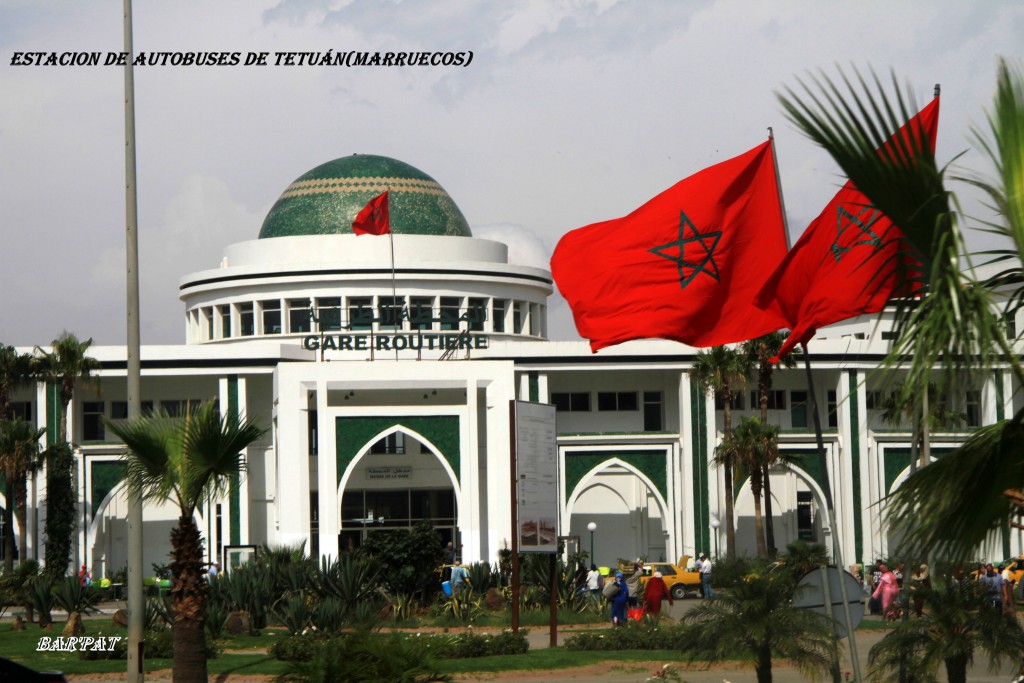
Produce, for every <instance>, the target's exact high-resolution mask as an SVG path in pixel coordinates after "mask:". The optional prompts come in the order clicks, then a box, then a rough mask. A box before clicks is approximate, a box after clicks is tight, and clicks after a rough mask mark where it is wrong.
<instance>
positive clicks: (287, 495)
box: [274, 366, 309, 548]
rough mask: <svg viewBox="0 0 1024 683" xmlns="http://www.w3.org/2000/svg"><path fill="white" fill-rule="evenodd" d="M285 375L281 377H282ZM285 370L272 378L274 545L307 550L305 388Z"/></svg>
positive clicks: (306, 405) (280, 369) (307, 482)
mask: <svg viewBox="0 0 1024 683" xmlns="http://www.w3.org/2000/svg"><path fill="white" fill-rule="evenodd" d="M282 375H285V377H282ZM286 375H288V368H287V367H282V366H279V367H278V371H277V373H276V374H275V379H274V381H275V383H276V385H277V386H276V391H275V394H276V396H277V434H278V439H277V444H276V446H277V448H276V451H277V463H276V466H277V491H276V492H275V496H274V499H275V500H274V502H275V507H276V509H277V522H278V543H280V544H282V545H296V544H298V543H302V542H303V541H305V542H306V546H307V548H308V547H309V543H308V541H309V438H308V434H307V420H308V400H307V396H306V392H307V389H306V385H305V384H303V383H302V382H299V381H296V380H295V379H294V378H291V377H287V376H286Z"/></svg>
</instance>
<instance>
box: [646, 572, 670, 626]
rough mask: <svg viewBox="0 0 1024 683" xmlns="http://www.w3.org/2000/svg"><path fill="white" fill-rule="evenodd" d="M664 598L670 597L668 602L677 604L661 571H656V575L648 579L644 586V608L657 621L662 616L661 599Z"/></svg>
mask: <svg viewBox="0 0 1024 683" xmlns="http://www.w3.org/2000/svg"><path fill="white" fill-rule="evenodd" d="M664 598H668V604H670V605H674V604H675V602H674V601H673V600H672V593H671V591H669V589H668V586H666V585H665V580H664V579H663V578H662V576H661V572H654V576H652V577H651V578H650V579H648V581H647V585H646V586H645V587H644V610H645V611H646V612H647V614H649V615H651V619H653V620H654V621H655V622H657V621H658V620H659V619H660V618H661V601H662V599H664Z"/></svg>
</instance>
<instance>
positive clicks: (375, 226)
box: [352, 191, 391, 235]
mask: <svg viewBox="0 0 1024 683" xmlns="http://www.w3.org/2000/svg"><path fill="white" fill-rule="evenodd" d="M352 232H354V233H355V234H357V235H387V234H388V233H390V232H391V219H390V217H389V216H388V193H387V191H384V192H383V193H382V194H380V195H378V196H376V197H374V198H373V199H371V200H370V201H369V202H368V203H367V204H366V206H364V207H363V210H362V211H360V212H359V214H358V215H357V216H356V219H355V220H354V221H352Z"/></svg>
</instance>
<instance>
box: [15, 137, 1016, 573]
mask: <svg viewBox="0 0 1024 683" xmlns="http://www.w3.org/2000/svg"><path fill="white" fill-rule="evenodd" d="M385 190H388V191H390V195H391V228H392V231H393V235H392V236H355V235H354V234H352V232H351V228H350V226H351V223H352V220H353V218H354V217H355V214H356V213H357V212H358V211H359V210H360V209H361V208H362V207H363V206H364V205H365V204H366V202H367V201H369V200H370V199H371V198H373V197H374V196H376V195H377V194H379V193H381V192H383V191H385ZM211 265H213V266H214V267H213V268H211V269H209V270H205V271H201V272H197V273H191V274H189V275H186V276H185V277H183V278H182V280H181V283H180V298H181V300H182V302H183V303H184V330H185V340H186V343H185V344H183V345H175V346H145V347H143V349H142V353H141V360H142V397H143V407H144V409H162V410H164V411H167V412H168V413H171V414H181V413H182V412H183V411H186V410H188V409H189V407H190V406H191V405H195V404H197V403H199V402H201V401H204V400H210V399H215V400H217V401H218V402H219V405H220V407H221V409H222V410H224V409H226V410H227V411H229V412H231V413H234V414H240V415H246V416H248V417H252V418H255V419H256V420H257V422H258V423H259V424H260V425H262V426H263V427H266V428H267V429H268V431H267V433H266V435H265V436H264V437H263V438H262V439H261V440H259V441H258V442H256V443H254V444H253V445H252V446H250V447H249V448H248V449H247V452H246V453H245V471H244V473H243V475H242V476H241V477H240V478H239V479H238V480H237V481H233V482H232V484H231V486H230V487H229V489H230V490H229V492H228V493H227V494H226V495H225V496H224V497H222V498H220V499H216V500H210V501H208V502H207V503H206V504H205V505H204V506H203V509H202V510H201V511H200V512H198V513H197V523H198V524H199V527H200V529H201V530H203V532H204V535H205V541H206V547H207V553H208V556H209V559H210V561H214V560H220V561H222V562H225V563H226V565H227V566H229V567H230V565H231V564H233V563H234V562H236V561H241V560H243V559H244V558H245V557H246V556H247V555H250V554H251V553H252V552H253V548H254V547H256V546H261V545H264V544H266V545H275V546H278V545H296V544H299V543H303V544H305V547H306V548H307V550H309V551H311V552H312V553H313V554H315V555H321V556H336V555H338V554H339V553H343V552H346V551H347V550H349V549H352V548H354V547H357V546H358V545H359V544H360V543H361V541H362V539H363V538H365V537H366V535H367V534H372V533H373V532H374V531H376V530H380V529H392V528H404V527H409V526H411V525H413V524H415V523H417V522H418V521H420V520H429V521H430V522H431V523H432V524H433V525H434V526H435V528H437V529H438V530H439V532H440V533H441V535H442V537H443V538H444V539H445V540H446V541H447V540H452V541H454V542H455V543H456V544H457V545H460V546H461V547H462V555H463V558H464V559H465V560H467V561H488V562H494V561H495V560H496V559H497V553H498V551H499V550H500V549H501V548H503V547H506V546H507V545H508V544H509V542H510V538H511V513H510V507H511V505H510V497H511V486H512V481H511V477H510V474H509V473H510V462H509V459H510V436H509V433H510V424H511V422H510V413H509V404H510V402H511V401H514V400H524V401H535V402H543V403H551V404H554V405H555V406H556V410H557V413H556V415H557V433H558V437H557V454H558V472H559V500H558V508H559V515H560V519H559V526H560V533H561V534H562V535H563V536H566V537H569V542H570V544H577V546H576V547H579V548H582V549H584V550H587V551H588V552H589V550H590V547H591V545H590V544H591V543H593V548H594V555H595V560H596V561H597V562H598V563H599V564H605V565H611V564H614V563H615V562H616V561H617V560H618V559H619V558H633V557H640V556H643V557H646V558H649V559H651V560H673V561H674V560H675V559H676V558H677V557H678V556H680V555H691V556H693V555H696V554H697V553H698V552H701V551H703V552H708V553H710V554H716V553H717V552H723V553H724V549H725V540H724V539H725V529H724V528H723V525H724V501H725V496H726V495H733V497H734V500H735V503H736V519H735V521H736V533H737V546H738V549H739V551H740V552H741V553H744V552H745V553H747V554H750V555H753V554H754V552H755V542H754V523H753V497H752V494H751V491H750V486H749V483H748V482H746V481H740V482H737V485H736V486H735V490H734V491H733V492H727V491H726V490H725V488H724V483H723V478H722V473H721V471H720V469H719V468H718V467H716V466H715V465H714V464H713V462H712V459H713V454H714V448H715V446H716V445H717V443H718V442H719V440H720V436H721V431H722V411H721V410H720V406H716V402H715V399H714V398H713V397H712V396H709V395H706V394H705V393H704V392H702V391H701V389H700V388H699V387H698V386H697V385H696V384H695V383H694V382H693V381H692V380H691V378H690V376H689V370H690V367H691V365H692V363H693V360H694V358H695V356H696V353H697V351H698V350H697V349H694V348H690V347H687V346H685V345H682V344H677V343H675V342H669V341H662V340H645V341H635V342H629V343H625V344H621V345H619V346H616V347H612V348H609V349H604V350H602V351H601V352H600V353H597V354H592V353H591V352H590V350H589V346H588V345H587V344H586V343H585V342H577V341H572V342H569V341H550V340H548V339H547V300H548V297H549V296H550V295H551V294H552V293H553V284H552V280H551V275H550V273H549V272H548V271H546V270H543V269H539V268H533V267H527V266H522V265H516V264H513V263H510V262H509V258H508V249H507V247H506V246H505V245H504V244H501V243H498V242H493V241H488V240H483V239H478V238H474V237H473V236H472V233H471V231H470V228H469V225H468V223H467V221H466V220H465V218H464V217H463V215H462V213H461V211H460V210H459V209H458V207H457V206H456V205H455V203H454V202H453V201H452V199H451V197H449V195H448V194H447V192H445V190H444V189H443V188H442V187H441V186H440V185H439V184H438V183H437V182H436V181H434V180H433V179H432V178H431V177H430V176H428V175H426V174H424V173H422V172H421V171H419V170H417V169H415V168H413V167H411V166H408V165H407V164H404V163H402V162H399V161H396V160H394V159H389V158H385V157H375V156H359V155H356V156H350V157H344V158H341V159H337V160H335V161H332V162H329V163H326V164H324V165H322V166H319V167H317V168H315V169H313V170H312V171H310V172H309V173H307V174H305V175H303V176H301V177H300V178H298V179H297V180H296V181H295V182H293V183H292V184H291V185H290V186H289V187H288V188H286V189H285V191H284V193H283V194H282V195H281V197H280V198H279V199H278V201H277V203H276V204H275V205H274V206H273V208H272V209H271V210H270V212H269V214H268V215H267V218H266V220H265V221H264V223H263V226H262V228H261V229H260V231H259V237H258V238H257V239H254V240H251V241H246V242H241V243H238V244H232V245H229V246H227V248H226V249H225V252H224V254H223V257H222V258H221V260H220V262H219V263H218V264H211ZM822 334H823V335H827V337H825V338H822V339H816V340H814V341H813V342H811V344H810V350H811V356H810V361H811V365H812V368H813V369H812V374H813V377H814V384H815V387H814V388H815V394H816V398H817V409H818V411H819V413H820V415H821V417H822V424H823V428H824V441H825V455H826V457H825V460H826V463H827V471H828V476H829V481H830V484H831V490H832V492H833V497H834V503H835V519H834V520H833V519H828V515H827V514H826V511H825V506H824V504H823V500H824V499H823V491H824V487H823V483H824V478H823V474H824V473H823V472H822V468H821V466H820V464H819V459H818V456H817V453H818V451H817V445H816V442H815V436H814V432H813V422H812V413H811V407H812V406H811V394H810V392H809V388H808V382H807V376H806V374H805V370H804V368H803V367H798V368H795V369H779V370H777V371H776V373H775V375H774V387H773V389H772V392H771V394H770V396H769V412H768V415H769V422H771V423H772V424H776V425H778V426H779V427H780V428H781V430H782V431H781V437H780V446H781V448H782V449H784V450H785V451H786V452H787V455H790V456H793V457H792V458H791V459H792V460H793V463H794V464H792V465H791V466H790V467H789V468H787V469H782V468H777V469H776V470H774V471H773V472H772V474H771V491H772V507H773V519H774V526H775V535H776V540H777V545H778V546H779V547H780V548H783V547H785V544H786V543H787V542H789V541H792V540H794V539H797V538H801V539H805V540H808V541H816V542H822V543H829V544H830V543H831V541H832V538H833V536H835V537H837V538H838V540H839V543H840V546H841V548H842V552H843V556H844V558H846V559H847V561H848V563H849V562H853V561H855V560H867V561H870V560H872V559H874V558H875V557H883V556H886V555H887V554H888V553H889V552H890V548H891V546H892V544H893V540H892V539H890V538H889V537H888V534H887V532H886V527H885V524H884V498H885V496H886V495H887V494H888V493H889V492H891V491H892V490H893V489H894V487H896V486H897V485H898V484H899V483H900V481H902V479H903V478H905V477H906V476H907V474H908V471H909V464H910V462H909V461H910V451H911V449H910V444H911V440H912V439H911V433H910V427H909V421H906V422H903V423H900V422H898V421H896V422H887V421H886V420H885V419H884V418H883V406H884V403H885V399H886V397H887V396H888V394H889V392H891V390H892V386H893V382H894V381H898V380H899V373H898V372H897V373H895V375H889V376H883V375H882V374H881V373H880V372H879V371H878V370H877V368H878V365H879V363H880V361H881V360H882V358H883V357H884V356H885V355H886V353H887V352H888V350H889V348H890V345H891V340H890V338H891V321H890V320H889V319H888V318H887V317H886V315H885V314H882V315H879V316H870V317H866V318H863V319H856V320H852V321H848V322H847V323H843V324H842V325H838V326H834V327H833V328H830V329H828V330H824V331H823V332H822ZM21 351H23V352H27V351H29V349H22V350H21ZM90 353H91V355H92V356H93V357H95V358H96V359H97V360H99V361H100V362H101V365H102V368H101V370H99V371H98V372H97V373H96V376H97V382H96V383H95V385H89V384H81V385H79V386H78V387H77V389H76V392H75V398H74V400H73V402H72V404H71V406H70V414H69V434H70V439H71V440H72V442H73V447H74V451H75V454H76V474H75V476H76V487H77V492H78V508H79V531H78V535H77V539H76V541H75V547H74V551H75V557H74V558H73V560H74V562H75V565H74V566H79V565H80V564H82V563H86V564H88V565H89V566H90V568H91V569H92V572H93V575H94V576H96V577H101V576H105V575H107V576H109V575H111V574H113V573H114V572H116V571H117V570H119V569H120V568H122V567H123V566H125V564H126V560H127V549H126V536H125V532H126V526H125V516H126V508H127V503H126V496H125V492H124V488H123V484H122V482H121V478H122V474H123V464H122V463H121V462H120V455H121V453H122V450H123V449H122V447H121V445H120V444H119V443H118V442H117V441H116V439H114V438H113V437H112V435H111V434H110V433H109V430H107V429H105V425H104V421H103V420H104V418H106V419H119V418H123V417H125V416H126V414H127V404H126V400H125V373H126V352H125V348H124V347H121V346H108V347H94V348H92V349H90ZM1016 389H1017V387H1015V386H1013V384H1012V382H1011V379H1010V375H1009V373H1008V372H1006V371H1005V370H1001V369H994V370H993V372H992V373H991V377H990V379H989V381H988V382H986V383H985V385H984V386H979V387H976V388H973V389H970V390H967V391H965V392H964V393H963V395H961V396H956V397H948V398H947V399H946V400H947V402H948V406H949V407H950V408H951V409H953V410H955V411H957V412H959V413H961V414H962V415H963V421H962V423H961V424H958V425H957V426H956V427H954V428H952V431H949V432H941V433H937V434H934V435H932V456H933V457H941V456H942V455H943V454H944V453H946V452H949V450H951V449H953V448H955V447H956V446H957V445H958V444H959V443H961V442H962V441H963V440H964V439H965V438H966V437H967V436H968V435H969V434H970V432H971V430H972V429H973V428H976V427H978V426H980V425H982V424H987V423H991V422H993V421H995V420H997V419H1001V418H1003V417H1004V416H1008V415H1011V414H1013V412H1014V411H1015V410H1017V409H1019V408H1020V407H1021V400H1022V399H1021V398H1020V397H1019V396H1018V392H1017V391H1016ZM13 401H14V407H15V410H16V412H17V413H18V414H19V415H22V416H26V417H28V418H30V419H32V420H34V421H35V422H36V423H37V424H38V425H39V426H40V427H46V428H47V430H48V434H49V438H50V439H54V438H56V429H57V426H58V423H59V410H60V406H59V395H58V394H57V393H55V390H54V388H53V387H48V386H47V385H45V384H42V383H40V384H38V385H37V386H35V387H32V388H29V389H24V390H21V391H20V392H18V393H16V394H15V396H14V397H13ZM733 408H734V411H733V415H734V420H736V421H738V418H739V417H742V416H747V415H753V414H756V413H757V412H758V404H757V397H756V384H755V383H751V384H750V385H749V386H748V387H747V389H746V390H745V391H744V392H742V393H741V395H740V396H739V397H738V398H737V399H736V401H734V405H733ZM44 482H45V476H44V475H43V474H42V473H40V474H39V475H37V476H36V477H35V479H34V480H33V481H32V484H31V487H30V510H29V516H28V519H29V521H28V524H27V528H26V529H15V530H14V533H15V534H16V535H19V536H20V535H21V534H25V535H26V536H27V540H28V549H29V550H28V552H29V555H30V556H33V557H41V555H42V529H43V524H44V522H45V515H46V491H45V489H44ZM0 503H2V504H3V505H6V504H7V501H6V500H3V499H2V496H0ZM175 516H176V511H175V510H174V509H173V508H172V507H171V506H160V505H147V507H146V510H145V522H144V538H145V550H144V567H146V568H147V571H148V568H149V567H150V565H151V564H164V563H166V562H167V561H168V559H167V558H168V553H169V551H170V544H169V536H168V535H169V531H170V529H171V527H172V526H173V525H174V524H175V522H176V520H175ZM591 523H593V524H595V525H596V529H595V530H594V531H593V532H591V531H589V530H588V525H589V524H591ZM6 531H7V530H5V532H6ZM0 547H2V546H0ZM1021 549H1022V538H1021V535H1020V532H1019V531H1013V532H1007V533H1005V534H1004V535H1002V536H1000V537H999V538H994V539H993V541H992V543H991V548H989V549H987V550H988V552H990V554H991V555H990V556H991V557H1004V556H1010V555H1011V554H1016V553H1019V552H1021Z"/></svg>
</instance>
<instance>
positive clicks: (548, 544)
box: [516, 401, 559, 553]
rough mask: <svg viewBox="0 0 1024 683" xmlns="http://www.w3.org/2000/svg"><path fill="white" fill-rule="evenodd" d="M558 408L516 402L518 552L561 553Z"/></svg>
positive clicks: (542, 404)
mask: <svg viewBox="0 0 1024 683" xmlns="http://www.w3.org/2000/svg"><path fill="white" fill-rule="evenodd" d="M555 436H556V431H555V407H554V406H553V405H548V404H545V403H530V402H527V401H516V499H517V501H518V508H519V512H518V518H519V552H522V553H554V552H557V551H558V535H559V532H558V452H557V448H556V445H555Z"/></svg>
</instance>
